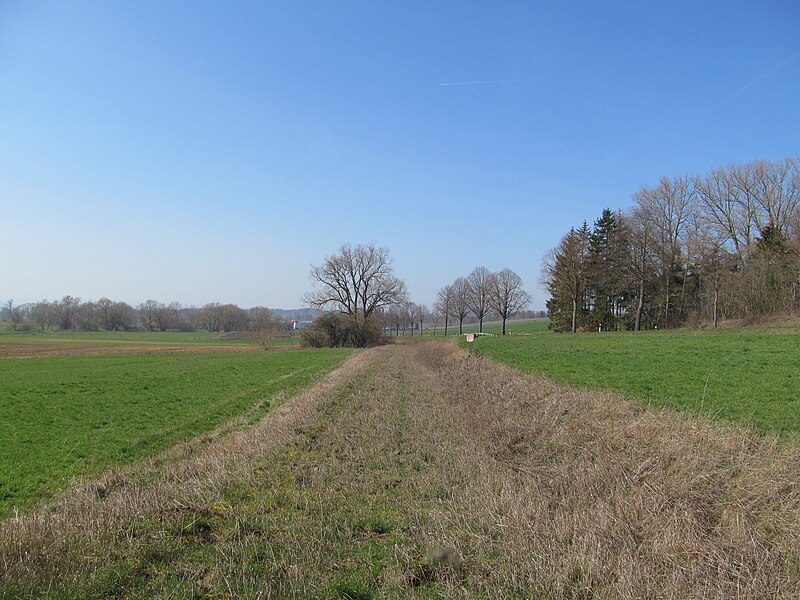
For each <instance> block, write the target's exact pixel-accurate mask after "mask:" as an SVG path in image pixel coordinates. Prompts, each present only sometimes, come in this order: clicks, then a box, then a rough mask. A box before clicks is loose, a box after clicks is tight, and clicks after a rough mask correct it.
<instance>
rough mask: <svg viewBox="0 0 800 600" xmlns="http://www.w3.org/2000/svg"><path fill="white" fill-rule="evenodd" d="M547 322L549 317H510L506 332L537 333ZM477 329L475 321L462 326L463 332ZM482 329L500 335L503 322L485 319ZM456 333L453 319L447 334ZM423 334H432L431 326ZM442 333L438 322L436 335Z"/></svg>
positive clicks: (438, 335) (442, 327) (512, 333)
mask: <svg viewBox="0 0 800 600" xmlns="http://www.w3.org/2000/svg"><path fill="white" fill-rule="evenodd" d="M549 322H550V319H511V320H509V321H506V333H507V334H509V335H517V334H521V333H537V332H542V331H547V330H548V329H547V325H548V323H549ZM477 331H478V324H477V323H470V324H469V325H464V327H463V332H464V333H476V332H477ZM483 331H484V333H491V334H495V335H500V334H501V333H502V331H503V323H502V322H501V321H485V322H484V323H483ZM456 334H458V321H455V323H453V322H452V321H451V322H450V323H449V325H448V327H447V335H456ZM424 335H426V336H432V335H433V328H431V327H430V325H428V326H427V327H426V328H425V330H424ZM443 335H444V323H439V325H438V326H437V327H436V336H437V337H440V336H443Z"/></svg>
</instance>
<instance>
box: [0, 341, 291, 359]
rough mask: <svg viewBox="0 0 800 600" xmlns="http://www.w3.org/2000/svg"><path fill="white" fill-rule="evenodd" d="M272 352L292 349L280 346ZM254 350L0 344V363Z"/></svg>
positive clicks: (168, 345)
mask: <svg viewBox="0 0 800 600" xmlns="http://www.w3.org/2000/svg"><path fill="white" fill-rule="evenodd" d="M275 349H292V347H289V346H280V347H276V348H275ZM254 350H259V348H257V347H256V346H245V345H241V346H233V345H222V344H216V345H198V344H192V345H189V344H148V345H142V344H125V343H121V344H114V343H91V342H80V343H62V342H43V343H28V342H23V343H12V342H7V343H3V344H0V360H2V359H4V358H39V357H56V356H111V355H116V354H176V353H182V352H252V351H254Z"/></svg>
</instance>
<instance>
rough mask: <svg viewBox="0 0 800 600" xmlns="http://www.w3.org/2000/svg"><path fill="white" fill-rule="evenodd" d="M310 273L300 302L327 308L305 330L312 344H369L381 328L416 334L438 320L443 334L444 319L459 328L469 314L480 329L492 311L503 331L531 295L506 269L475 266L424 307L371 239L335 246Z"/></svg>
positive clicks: (512, 273)
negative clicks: (366, 242)
mask: <svg viewBox="0 0 800 600" xmlns="http://www.w3.org/2000/svg"><path fill="white" fill-rule="evenodd" d="M310 278H311V281H312V283H313V285H314V289H313V290H312V291H310V292H309V293H307V294H306V302H307V303H308V305H309V306H311V307H313V308H316V309H319V310H324V311H329V312H330V313H332V314H331V315H329V316H327V317H326V318H324V319H317V323H316V326H315V328H314V330H312V331H310V332H309V333H308V334H307V337H308V338H309V343H311V344H312V345H334V346H335V345H353V346H363V345H369V344H373V343H378V342H379V341H380V337H381V336H382V335H384V332H386V331H392V330H394V332H395V334H397V335H399V333H400V329H401V328H402V329H403V331H405V330H406V329H407V328H409V329H410V330H411V332H412V333H413V332H414V331H415V330H418V331H419V332H420V334H421V333H422V328H423V324H424V323H425V322H430V323H432V324H433V325H434V327H436V326H437V324H438V323H439V322H440V320H441V319H444V324H445V335H447V330H448V325H449V320H450V318H454V319H458V322H459V333H461V331H462V327H463V323H464V320H465V319H466V317H467V316H468V315H469V314H472V315H474V316H475V318H476V319H477V320H478V322H479V323H480V325H479V328H480V331H481V332H482V331H483V321H484V319H485V317H486V316H487V315H489V314H497V315H498V316H499V317H500V318H501V319H502V320H503V334H505V331H506V320H507V319H508V318H510V317H512V316H513V315H515V314H516V313H517V312H519V311H520V310H522V309H523V308H525V307H526V306H527V305H528V304H529V303H530V300H531V298H530V296H529V295H528V293H527V292H525V290H523V289H522V280H521V279H520V277H519V276H518V275H517V274H516V273H514V272H513V271H511V270H510V269H503V270H502V271H499V272H497V273H492V272H490V271H489V270H488V269H486V268H485V267H478V268H476V269H475V270H473V271H472V273H470V274H469V275H468V276H467V277H459V278H458V279H456V280H455V281H454V282H453V283H452V284H450V285H447V286H445V287H444V288H442V289H441V290H440V292H439V294H438V296H437V299H436V303H435V304H434V307H433V311H430V310H428V307H427V306H425V305H424V304H416V303H414V302H411V301H410V300H409V298H408V293H407V290H406V286H405V283H404V282H403V281H402V280H401V279H399V278H398V277H396V276H395V275H394V270H393V268H392V262H391V259H390V257H389V252H388V250H387V249H385V248H378V247H376V246H375V245H373V244H370V245H368V246H364V245H358V246H351V245H349V244H345V245H343V246H341V247H340V248H339V252H338V254H334V255H332V256H328V257H326V258H325V260H324V261H323V262H322V264H320V265H319V266H312V268H311V276H310Z"/></svg>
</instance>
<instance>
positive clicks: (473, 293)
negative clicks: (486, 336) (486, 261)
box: [467, 267, 492, 333]
mask: <svg viewBox="0 0 800 600" xmlns="http://www.w3.org/2000/svg"><path fill="white" fill-rule="evenodd" d="M491 279H492V273H491V271H489V269H487V268H486V267H475V268H474V269H473V270H472V273H470V274H469V275H468V276H467V286H468V289H469V292H468V295H467V298H468V304H469V310H470V312H471V313H472V314H473V315H475V318H476V319H478V331H479V332H480V333H483V319H484V318H485V317H486V315H487V314H489V309H490V308H491V306H490V304H489V293H490V290H491Z"/></svg>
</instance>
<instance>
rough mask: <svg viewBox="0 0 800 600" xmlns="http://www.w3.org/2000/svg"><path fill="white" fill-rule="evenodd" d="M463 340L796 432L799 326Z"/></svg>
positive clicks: (595, 380)
mask: <svg viewBox="0 0 800 600" xmlns="http://www.w3.org/2000/svg"><path fill="white" fill-rule="evenodd" d="M465 346H466V347H468V348H469V349H470V350H471V351H473V352H474V353H475V354H477V355H480V356H486V357H488V358H491V359H492V360H495V361H497V362H500V363H503V364H507V365H510V366H513V367H516V368H518V369H520V370H522V371H524V372H527V373H534V374H538V375H544V376H546V377H550V378H552V379H555V380H557V381H562V382H565V383H568V384H571V385H576V386H579V387H581V388H585V389H601V390H613V391H617V392H621V393H623V394H625V395H627V396H631V397H635V398H639V399H640V400H642V401H644V402H645V403H646V404H648V405H652V406H659V407H671V408H678V409H682V410H688V411H691V412H693V413H701V414H704V415H711V416H713V417H714V418H720V419H724V420H727V421H733V422H742V423H745V424H748V425H752V426H755V427H757V428H758V429H759V430H760V431H762V432H773V433H774V432H777V433H782V434H793V435H796V434H798V433H799V432H800V335H798V330H797V329H796V328H772V329H765V328H743V329H725V330H718V331H696V330H677V331H643V332H636V333H633V332H630V333H603V334H598V333H592V334H579V335H570V334H551V333H542V334H537V335H531V336H525V337H522V336H520V337H505V338H502V337H493V338H490V337H486V338H480V339H479V340H477V341H476V342H475V343H474V344H465Z"/></svg>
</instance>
